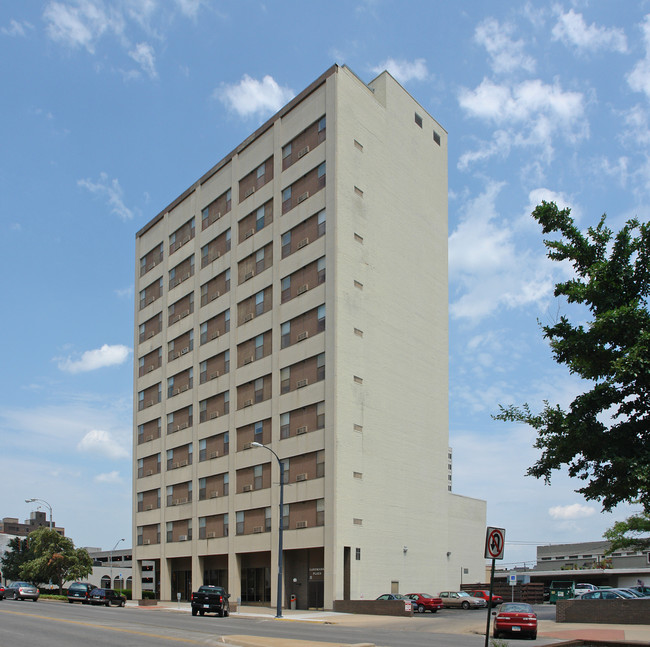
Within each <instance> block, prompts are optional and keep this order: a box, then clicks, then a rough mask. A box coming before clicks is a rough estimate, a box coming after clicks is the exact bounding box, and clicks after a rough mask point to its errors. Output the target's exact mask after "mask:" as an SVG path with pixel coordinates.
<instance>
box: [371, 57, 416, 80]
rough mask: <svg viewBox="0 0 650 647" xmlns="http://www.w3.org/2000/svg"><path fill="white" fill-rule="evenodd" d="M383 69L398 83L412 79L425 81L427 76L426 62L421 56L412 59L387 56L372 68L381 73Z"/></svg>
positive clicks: (376, 72)
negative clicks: (397, 58)
mask: <svg viewBox="0 0 650 647" xmlns="http://www.w3.org/2000/svg"><path fill="white" fill-rule="evenodd" d="M384 70H386V71H388V72H389V74H390V75H391V76H393V77H395V79H397V81H399V82H400V83H402V84H404V83H408V82H409V81H411V80H412V79H415V80H416V81H426V79H427V77H428V76H429V71H428V70H427V62H426V60H425V59H423V58H416V59H415V60H414V61H405V60H396V59H394V58H388V59H386V60H385V61H384V62H383V63H380V64H379V65H377V66H376V67H373V68H372V71H373V72H374V73H375V74H381V73H382V72H383V71H384Z"/></svg>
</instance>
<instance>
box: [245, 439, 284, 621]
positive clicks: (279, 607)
mask: <svg viewBox="0 0 650 647" xmlns="http://www.w3.org/2000/svg"><path fill="white" fill-rule="evenodd" d="M251 446H252V447H262V448H263V449H268V450H269V451H270V452H271V454H273V456H275V458H276V459H277V461H278V465H279V466H280V527H279V533H278V591H277V594H276V597H277V600H276V614H275V617H276V618H281V617H282V534H283V531H284V524H283V523H282V520H283V515H284V463H283V462H282V461H281V460H280V457H279V456H278V455H277V454H276V453H275V452H274V451H273V450H272V449H271V448H270V447H267V446H266V445H262V443H258V442H252V443H251Z"/></svg>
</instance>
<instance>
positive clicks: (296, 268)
mask: <svg viewBox="0 0 650 647" xmlns="http://www.w3.org/2000/svg"><path fill="white" fill-rule="evenodd" d="M136 246H137V248H136V285H137V292H136V294H137V295H138V296H137V298H136V304H135V321H136V326H135V348H136V349H137V350H136V366H135V388H134V400H135V406H134V410H135V412H134V428H135V432H134V441H133V442H134V444H133V455H134V473H133V483H134V488H133V497H134V512H133V531H134V537H133V540H134V577H133V587H134V595H135V596H136V597H138V596H140V594H141V590H142V588H143V587H144V588H155V589H156V590H157V592H158V595H159V597H160V598H161V599H166V600H170V599H172V600H175V599H176V596H177V594H178V593H180V594H181V598H183V599H186V598H187V597H188V596H189V594H190V592H191V590H192V589H196V587H198V586H199V585H201V584H208V583H211V584H221V585H225V586H226V587H227V588H228V590H229V592H230V593H231V596H232V598H231V599H232V600H233V601H235V600H237V599H239V598H241V602H242V603H243V604H249V603H263V604H268V605H269V606H273V605H275V604H276V578H277V562H278V532H279V521H280V519H279V515H280V506H279V502H280V485H279V479H280V466H279V460H282V461H283V464H284V471H285V485H284V506H283V510H282V515H283V525H284V529H285V530H284V533H283V534H284V552H283V555H284V594H283V598H284V599H283V601H282V603H283V604H284V605H287V602H288V600H289V596H291V595H295V596H297V606H298V608H307V607H325V608H331V607H332V605H333V601H334V600H337V599H359V598H366V599H368V598H374V597H376V596H377V595H379V594H381V593H385V592H388V591H391V590H392V591H399V592H402V593H406V592H409V591H431V592H437V591H438V590H440V589H444V588H447V587H454V588H455V587H457V586H458V585H459V583H460V582H459V580H460V578H461V573H463V572H464V573H465V575H464V576H463V579H464V580H465V581H466V582H467V581H481V580H482V579H483V577H484V574H485V571H484V559H483V545H484V539H485V502H484V501H480V500H477V499H470V498H467V497H462V496H458V495H456V494H453V493H451V492H450V491H449V488H448V482H449V467H448V456H449V445H448V403H447V398H448V377H447V372H448V359H447V357H448V339H447V338H448V321H447V134H446V132H445V131H444V129H443V128H442V127H441V126H440V125H439V124H438V123H437V122H436V121H435V119H433V118H432V117H431V116H430V115H429V114H428V113H427V112H426V110H424V109H423V108H422V106H420V105H419V104H418V103H417V102H416V101H415V100H414V99H413V98H412V97H411V96H410V95H409V94H408V93H407V92H406V91H405V90H404V89H403V88H402V87H401V86H400V85H399V84H398V83H397V82H396V81H395V80H394V79H393V78H392V77H391V76H390V75H389V74H388V73H387V72H384V73H383V74H381V75H379V76H378V77H377V78H376V79H375V80H373V81H372V82H371V83H369V84H368V85H366V84H365V83H363V82H362V81H361V80H360V79H359V78H358V77H357V76H355V75H354V74H353V73H352V72H351V71H350V70H349V69H348V68H346V67H340V66H338V65H334V66H333V67H331V68H330V69H329V70H327V72H325V73H324V74H323V75H322V76H320V77H319V78H318V79H317V80H316V81H314V82H313V83H312V84H311V85H310V86H309V87H308V88H306V89H305V90H304V91H303V92H301V93H300V94H299V95H298V96H297V97H296V98H295V99H293V100H292V101H291V102H290V103H288V104H287V105H286V106H285V107H284V108H282V109H281V110H280V111H279V112H278V113H277V114H276V115H274V116H273V117H272V118H271V119H269V120H268V121H267V122H266V123H265V124H264V125H262V126H261V127H260V128H258V130H257V131H255V132H254V133H253V134H252V135H251V136H250V137H248V139H246V140H245V141H244V142H243V143H242V144H241V145H239V146H238V147H237V148H236V149H235V150H234V151H233V152H231V153H230V154H229V155H227V156H226V157H224V158H223V159H222V160H221V161H220V162H219V163H218V164H217V165H216V166H214V167H213V168H212V169H211V170H210V171H209V172H208V173H206V174H205V175H204V176H203V177H201V178H200V179H199V180H198V181H197V182H195V183H194V184H193V185H192V186H191V187H190V188H189V189H187V190H186V191H185V192H184V193H183V194H182V195H180V196H179V197H178V198H177V199H176V200H174V202H172V204H170V205H169V206H168V207H167V208H166V209H164V210H163V211H162V212H161V213H159V214H158V215H157V216H156V217H155V218H153V220H151V221H150V222H149V223H148V224H147V225H146V226H145V227H143V228H142V229H141V230H140V231H139V232H138V233H137V236H136ZM252 443H261V444H263V445H265V447H257V446H255V445H252ZM267 448H270V449H271V450H273V452H275V453H276V455H277V457H278V460H276V457H275V456H274V455H273V454H272V452H271V451H268V450H267ZM143 562H146V565H144V566H143ZM149 564H153V566H150V565H149Z"/></svg>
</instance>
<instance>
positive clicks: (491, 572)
mask: <svg viewBox="0 0 650 647" xmlns="http://www.w3.org/2000/svg"><path fill="white" fill-rule="evenodd" d="M495 562H496V560H495V559H493V560H492V569H491V571H490V599H489V600H488V610H487V624H486V627H485V647H488V641H489V640H490V618H491V617H492V588H493V586H494V563H495Z"/></svg>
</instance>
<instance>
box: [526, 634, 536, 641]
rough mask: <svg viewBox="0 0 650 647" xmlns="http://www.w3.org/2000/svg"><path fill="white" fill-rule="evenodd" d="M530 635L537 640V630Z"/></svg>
mask: <svg viewBox="0 0 650 647" xmlns="http://www.w3.org/2000/svg"><path fill="white" fill-rule="evenodd" d="M528 637H529V638H530V639H531V640H536V639H537V632H535V633H534V634H530V636H528Z"/></svg>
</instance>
